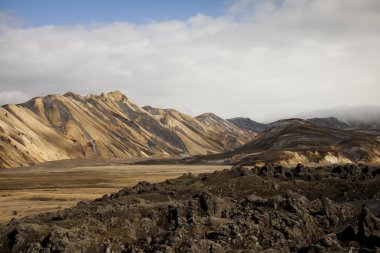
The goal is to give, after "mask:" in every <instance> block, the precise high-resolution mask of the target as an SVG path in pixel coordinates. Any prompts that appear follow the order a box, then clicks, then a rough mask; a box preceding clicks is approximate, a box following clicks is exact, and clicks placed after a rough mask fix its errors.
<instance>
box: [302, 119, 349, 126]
mask: <svg viewBox="0 0 380 253" xmlns="http://www.w3.org/2000/svg"><path fill="white" fill-rule="evenodd" d="M308 120H309V121H311V122H313V123H314V124H316V125H318V126H323V127H328V128H336V129H346V128H350V125H348V124H347V123H344V122H342V121H340V120H338V119H337V118H334V117H329V118H312V119H308Z"/></svg>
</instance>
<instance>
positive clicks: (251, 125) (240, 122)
mask: <svg viewBox="0 0 380 253" xmlns="http://www.w3.org/2000/svg"><path fill="white" fill-rule="evenodd" d="M227 120H228V121H229V122H231V123H232V124H234V125H235V126H238V127H240V128H242V129H247V130H249V131H252V132H256V133H260V132H263V131H265V130H267V129H268V128H269V126H268V125H267V124H263V123H259V122H256V121H254V120H251V119H250V118H242V117H238V118H232V119H227Z"/></svg>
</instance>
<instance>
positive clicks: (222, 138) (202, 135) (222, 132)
mask: <svg viewBox="0 0 380 253" xmlns="http://www.w3.org/2000/svg"><path fill="white" fill-rule="evenodd" d="M143 108H144V109H145V110H146V111H148V112H150V113H151V114H152V115H153V116H154V117H155V118H156V119H157V120H158V121H159V122H160V123H161V124H163V125H164V126H166V127H168V128H170V129H171V130H173V131H174V132H175V133H176V134H177V135H178V136H179V137H180V138H181V140H182V141H183V142H184V144H185V146H186V148H187V149H188V150H189V151H190V152H191V153H192V154H196V153H197V154H208V153H216V152H218V151H220V150H224V151H227V150H231V149H233V148H236V147H238V146H240V145H241V144H242V143H246V142H248V141H249V140H252V138H253V137H254V136H256V134H255V133H253V132H250V131H246V130H243V129H236V128H234V127H233V128H231V127H230V126H229V125H226V124H225V121H224V120H223V119H220V121H219V122H217V123H216V124H214V125H211V126H210V125H207V124H205V122H202V121H200V120H199V119H198V118H194V117H192V116H190V115H187V114H184V113H181V112H178V111H176V110H173V109H158V108H153V107H150V106H145V107H143Z"/></svg>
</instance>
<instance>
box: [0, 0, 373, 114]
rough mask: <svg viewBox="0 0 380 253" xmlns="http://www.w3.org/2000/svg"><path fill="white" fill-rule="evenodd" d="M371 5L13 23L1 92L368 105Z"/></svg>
mask: <svg viewBox="0 0 380 253" xmlns="http://www.w3.org/2000/svg"><path fill="white" fill-rule="evenodd" d="M379 12H380V1H377V0H363V1H356V0H329V1H325V0H302V1H298V0H297V1H296V0H286V1H278V0H277V1H275V0H273V1H259V0H253V1H252V0H243V1H239V2H234V3H233V4H232V5H231V7H230V8H229V10H228V12H227V13H226V14H225V15H224V16H220V17H209V16H205V15H202V14H199V15H197V16H194V17H190V18H189V19H188V20H186V21H178V20H172V21H165V22H156V23H151V24H146V25H134V24H129V23H123V22H120V23H113V24H105V25H88V26H81V25H78V26H68V27H63V26H62V27H56V26H46V27H35V28H27V29H21V28H20V29H16V28H12V29H8V30H6V31H3V33H2V34H0V88H1V89H0V91H1V94H3V93H4V92H20V94H23V95H20V97H21V98H22V99H24V97H25V95H24V94H27V95H28V96H37V95H43V94H48V93H64V92H67V91H69V90H70V91H74V92H78V93H81V94H87V93H100V92H103V91H108V90H114V89H120V90H122V91H124V92H125V93H126V94H127V96H129V97H130V98H131V99H132V100H133V101H135V102H137V103H138V104H139V105H146V104H150V105H152V106H159V107H173V108H176V109H179V110H183V111H185V112H188V113H190V114H193V115H196V114H200V113H202V112H207V111H213V112H215V113H217V114H219V115H221V116H224V117H232V116H248V117H252V118H253V119H255V120H264V121H265V120H271V119H274V118H279V117H286V116H290V115H294V114H296V113H299V112H304V111H307V110H315V109H321V108H328V107H334V106H343V105H350V106H354V105H360V104H377V105H379V104H380V102H379V101H380V100H379V99H378V97H379V94H380V85H379V83H380V72H379V71H378V70H379V69H380V30H379V27H380V15H378V13H379ZM20 97H19V98H18V97H17V96H15V97H14V98H12V99H14V101H17V102H19V101H20V99H21V98H20ZM12 99H11V100H12ZM3 100H4V95H3V96H0V104H2V103H3V102H4V101H3ZM8 100H9V96H8ZM7 102H9V101H7Z"/></svg>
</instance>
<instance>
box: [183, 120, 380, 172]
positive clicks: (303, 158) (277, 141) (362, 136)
mask: <svg viewBox="0 0 380 253" xmlns="http://www.w3.org/2000/svg"><path fill="white" fill-rule="evenodd" d="M202 161H203V162H207V161H214V162H215V161H219V162H227V163H233V164H244V165H247V164H248V165H255V164H258V163H267V162H270V163H278V164H282V165H287V164H297V163H351V162H369V163H379V162H380V137H379V136H376V135H374V134H373V133H370V134H369V133H366V132H364V131H358V130H357V129H354V130H344V129H334V128H329V127H323V126H320V125H317V124H315V123H313V122H312V121H311V120H302V119H288V120H280V121H277V122H275V123H272V124H271V128H269V129H267V130H265V131H263V132H262V133H260V134H259V135H258V136H257V137H256V138H255V139H254V140H253V141H252V142H249V143H247V144H245V145H243V146H241V147H239V148H237V149H235V150H233V151H229V152H225V153H222V154H216V155H210V156H205V157H196V158H194V159H193V160H191V158H190V159H188V162H202Z"/></svg>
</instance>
